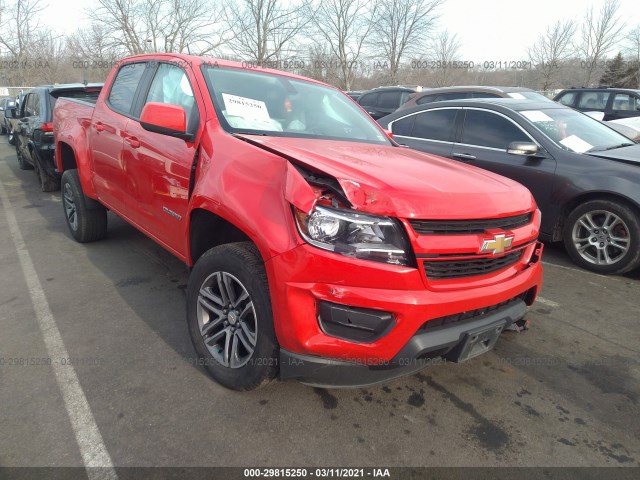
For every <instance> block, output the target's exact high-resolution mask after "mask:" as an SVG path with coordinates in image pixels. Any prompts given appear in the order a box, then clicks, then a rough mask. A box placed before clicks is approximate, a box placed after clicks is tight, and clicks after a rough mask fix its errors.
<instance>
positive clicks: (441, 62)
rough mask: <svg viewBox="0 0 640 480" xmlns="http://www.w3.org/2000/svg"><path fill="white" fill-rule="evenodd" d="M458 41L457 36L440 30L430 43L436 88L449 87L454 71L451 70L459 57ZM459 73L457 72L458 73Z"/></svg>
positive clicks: (459, 46)
mask: <svg viewBox="0 0 640 480" xmlns="http://www.w3.org/2000/svg"><path fill="white" fill-rule="evenodd" d="M460 48H461V45H460V40H459V39H458V35H456V34H453V35H452V34H451V33H450V32H449V31H448V30H442V31H441V32H440V33H439V34H438V35H437V36H436V37H435V38H434V39H433V40H432V42H431V51H432V54H431V57H432V58H433V59H434V62H435V65H434V66H435V67H436V68H435V72H434V75H433V82H434V83H435V85H436V86H437V87H446V86H449V85H451V80H452V78H453V75H454V74H455V73H456V69H453V68H451V65H452V63H453V62H454V61H456V60H458V58H459V57H460ZM458 73H459V72H458Z"/></svg>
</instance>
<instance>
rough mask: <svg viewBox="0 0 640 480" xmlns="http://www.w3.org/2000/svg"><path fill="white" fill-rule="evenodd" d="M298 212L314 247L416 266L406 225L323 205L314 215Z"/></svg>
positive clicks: (303, 230) (305, 235)
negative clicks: (406, 233) (404, 227)
mask: <svg viewBox="0 0 640 480" xmlns="http://www.w3.org/2000/svg"><path fill="white" fill-rule="evenodd" d="M294 210H295V217H296V224H297V225H298V230H299V231H300V235H301V236H302V238H304V239H305V240H306V241H307V242H308V243H310V244H311V245H314V246H316V247H318V248H322V249H324V250H330V251H332V252H335V253H339V254H341V255H345V256H347V257H353V258H360V259H362V260H373V261H375V262H383V263H390V264H391V265H407V266H412V265H413V263H414V262H413V260H412V255H411V252H410V247H409V242H408V240H407V238H406V235H405V233H404V230H403V228H402V225H401V224H400V222H398V221H397V220H395V219H393V218H390V217H379V216H377V215H369V214H366V213H361V212H358V211H355V210H346V209H337V208H329V207H324V206H320V205H316V206H315V207H314V209H313V210H312V211H311V213H310V214H306V213H304V212H302V211H300V210H298V209H294Z"/></svg>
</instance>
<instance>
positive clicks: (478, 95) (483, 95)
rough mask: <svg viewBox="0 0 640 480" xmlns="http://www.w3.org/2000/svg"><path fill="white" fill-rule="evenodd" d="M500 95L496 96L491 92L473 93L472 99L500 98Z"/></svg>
mask: <svg viewBox="0 0 640 480" xmlns="http://www.w3.org/2000/svg"><path fill="white" fill-rule="evenodd" d="M499 97H500V95H496V94H495V93H489V92H473V93H471V98H499Z"/></svg>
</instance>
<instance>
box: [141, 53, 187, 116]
mask: <svg viewBox="0 0 640 480" xmlns="http://www.w3.org/2000/svg"><path fill="white" fill-rule="evenodd" d="M148 102H160V103H170V104H172V105H178V106H180V107H182V108H184V110H185V112H186V114H187V119H190V118H191V112H192V111H193V108H194V106H195V103H196V101H195V98H194V96H193V89H192V88H191V84H190V83H189V78H188V77H187V74H186V73H185V71H184V70H182V69H181V68H180V67H177V66H175V65H172V64H170V63H161V64H160V66H159V67H158V70H156V74H155V76H154V77H153V81H152V82H151V87H150V88H149V93H148V95H147V99H146V101H145V102H144V103H145V104H146V103H148Z"/></svg>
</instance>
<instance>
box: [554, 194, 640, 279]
mask: <svg viewBox="0 0 640 480" xmlns="http://www.w3.org/2000/svg"><path fill="white" fill-rule="evenodd" d="M639 217H640V215H639V214H638V212H636V211H635V210H633V209H632V208H631V207H629V206H627V205H626V204H624V203H620V202H616V201H611V200H591V201H589V202H586V203H583V204H582V205H579V206H578V207H576V208H575V209H574V210H573V211H572V212H571V213H570V214H569V216H568V217H567V219H566V221H565V225H564V232H563V240H564V245H565V248H566V249H567V253H568V254H569V256H570V257H571V259H572V260H573V261H574V262H575V263H577V264H578V265H580V266H581V267H583V268H586V269H587V270H591V271H592V272H596V273H600V274H603V275H608V274H622V273H626V272H629V271H631V270H634V269H635V268H637V267H638V266H640V218H639Z"/></svg>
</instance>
